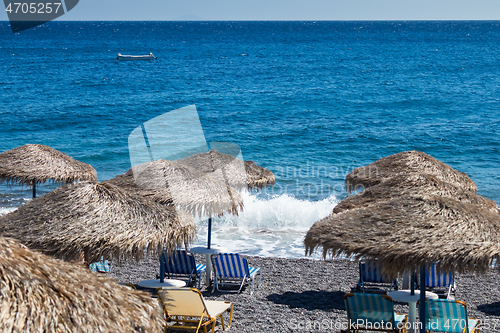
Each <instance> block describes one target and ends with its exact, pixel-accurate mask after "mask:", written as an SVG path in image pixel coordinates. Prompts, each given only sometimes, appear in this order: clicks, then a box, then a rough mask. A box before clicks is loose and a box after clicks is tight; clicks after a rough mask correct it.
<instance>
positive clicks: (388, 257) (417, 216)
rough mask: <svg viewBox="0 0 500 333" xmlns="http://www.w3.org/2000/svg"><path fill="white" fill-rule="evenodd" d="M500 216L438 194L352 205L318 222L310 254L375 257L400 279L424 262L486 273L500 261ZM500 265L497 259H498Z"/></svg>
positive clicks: (308, 238) (309, 238) (311, 232)
mask: <svg viewBox="0 0 500 333" xmlns="http://www.w3.org/2000/svg"><path fill="white" fill-rule="evenodd" d="M499 231H500V214H498V211H497V212H492V211H489V210H486V209H484V208H483V207H482V206H480V205H474V204H469V203H465V202H460V201H457V200H454V199H452V198H447V197H441V196H437V195H432V194H429V195H425V194H423V195H418V194H409V195H405V196H400V197H399V196H397V195H394V196H393V197H392V198H388V199H387V200H380V201H375V202H371V203H369V204H366V203H361V204H360V205H356V206H354V205H353V206H351V207H350V208H349V209H345V210H343V211H340V212H338V213H333V214H331V215H330V216H328V217H326V218H324V219H322V220H320V221H318V222H316V223H315V224H314V225H313V226H312V227H311V229H310V230H309V231H308V233H307V235H306V237H305V241H304V242H305V245H306V251H307V252H308V253H312V252H313V251H314V249H316V248H318V247H322V249H323V255H324V256H327V255H328V254H331V255H333V256H341V255H345V256H352V257H354V258H356V259H361V258H373V259H377V260H378V261H379V262H380V265H381V266H382V267H383V268H384V273H386V274H391V275H397V274H398V273H400V272H402V271H403V270H406V269H408V270H411V269H414V268H416V267H420V266H422V265H425V264H431V263H438V268H439V269H440V270H452V271H456V272H464V271H479V272H485V271H486V270H487V269H488V268H489V267H490V265H491V264H492V262H493V259H497V260H498V259H500V232H499ZM497 262H498V261H497Z"/></svg>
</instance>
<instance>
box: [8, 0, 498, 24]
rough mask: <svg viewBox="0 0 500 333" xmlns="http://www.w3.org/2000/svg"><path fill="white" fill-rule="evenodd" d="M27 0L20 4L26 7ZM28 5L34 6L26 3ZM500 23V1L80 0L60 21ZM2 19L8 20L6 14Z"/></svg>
mask: <svg viewBox="0 0 500 333" xmlns="http://www.w3.org/2000/svg"><path fill="white" fill-rule="evenodd" d="M21 1H24V0H20V1H16V2H21ZM27 2H29V1H27ZM183 19H202V20H222V21H238V20H251V21H253V20H256V21H258V20H500V0H80V2H79V3H78V5H77V6H76V7H75V8H73V10H71V11H70V12H68V13H67V14H65V15H63V16H61V17H60V18H58V20H60V21H73V20H75V21H166V20H183ZM0 20H1V21H6V20H8V18H7V14H6V12H5V11H2V12H1V13H0Z"/></svg>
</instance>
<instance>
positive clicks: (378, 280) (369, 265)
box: [356, 261, 398, 293]
mask: <svg viewBox="0 0 500 333" xmlns="http://www.w3.org/2000/svg"><path fill="white" fill-rule="evenodd" d="M368 284H370V285H371V286H374V285H375V284H377V287H380V286H381V285H385V287H389V291H391V290H392V288H394V289H395V290H397V289H398V280H397V279H393V280H391V279H389V278H387V277H386V276H385V275H383V274H382V273H381V272H380V267H379V266H378V265H377V262H376V261H361V262H360V263H359V279H358V285H357V288H356V289H357V291H358V292H363V293H364V292H365V287H368V286H369V285H368Z"/></svg>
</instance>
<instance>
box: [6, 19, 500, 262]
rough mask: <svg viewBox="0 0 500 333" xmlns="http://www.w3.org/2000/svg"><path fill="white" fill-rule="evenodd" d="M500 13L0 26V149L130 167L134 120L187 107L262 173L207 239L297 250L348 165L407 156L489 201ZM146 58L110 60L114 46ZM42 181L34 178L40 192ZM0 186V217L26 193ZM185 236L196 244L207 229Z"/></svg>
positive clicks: (263, 251)
mask: <svg viewBox="0 0 500 333" xmlns="http://www.w3.org/2000/svg"><path fill="white" fill-rule="evenodd" d="M499 41H500V22H498V21H440V22H438V21H408V22H406V21H395V22H388V21H376V22H368V21H358V22H333V21H332V22H328V21H318V22H312V21H306V22H50V23H47V24H45V25H42V26H39V27H37V28H34V29H30V30H26V31H23V32H21V33H17V34H13V33H12V31H11V29H10V26H9V24H8V22H0V124H1V127H0V151H5V150H8V149H12V148H15V147H18V146H21V145H23V144H26V143H40V144H45V145H49V146H51V147H53V148H55V149H58V150H60V151H62V152H64V153H67V154H69V155H70V156H72V157H74V158H76V159H78V160H80V161H83V162H86V163H89V164H91V165H92V166H94V168H95V169H96V170H97V173H98V176H99V180H106V179H109V178H112V177H114V176H115V175H117V174H121V173H123V172H125V171H126V170H127V169H128V168H130V159H129V154H128V146H127V145H128V142H127V138H128V136H129V134H130V133H131V132H132V131H133V130H134V129H135V128H136V127H137V126H140V125H141V124H142V123H144V122H146V121H148V120H150V119H152V118H154V117H157V116H159V115H162V114H164V113H166V112H169V111H171V110H175V109H178V108H181V107H184V106H187V105H193V104H194V105H196V108H197V110H198V114H199V118H200V122H201V125H202V128H203V131H204V134H205V137H206V140H207V142H215V141H224V142H230V143H234V144H237V145H239V146H240V147H241V150H242V154H243V157H244V159H246V160H253V161H255V162H256V163H257V164H259V165H261V166H264V167H266V168H268V169H270V170H271V171H273V172H274V173H275V175H276V180H277V183H276V185H275V186H274V187H272V188H269V189H267V190H265V191H262V192H260V193H245V194H244V199H245V202H244V204H245V209H244V212H243V214H241V215H240V216H239V217H233V216H224V217H223V218H221V219H219V220H217V221H216V225H215V229H214V236H213V237H214V240H213V242H214V243H220V244H224V245H225V246H227V247H229V248H230V250H235V251H239V252H242V253H248V254H255V255H271V256H283V257H302V256H303V253H304V249H303V246H302V239H303V237H304V235H305V232H306V231H307V230H308V228H309V227H310V226H311V225H312V223H314V222H315V221H316V220H319V219H320V218H322V217H324V216H326V215H328V214H329V213H330V212H331V210H332V209H333V207H334V206H335V204H336V203H337V202H338V201H339V200H341V199H342V198H343V197H345V196H346V193H345V189H344V186H343V181H344V178H345V175H346V174H347V173H349V172H350V171H351V170H352V169H353V168H355V167H359V166H363V165H366V164H369V163H371V162H373V161H375V160H377V159H379V158H381V157H384V156H387V155H391V154H394V153H397V152H401V151H405V150H420V151H423V152H426V153H428V154H430V155H432V156H434V157H435V158H437V159H439V160H441V161H443V162H445V163H448V164H449V165H451V166H452V167H454V168H456V169H458V170H460V171H463V172H465V173H467V174H468V175H469V176H470V177H471V178H472V179H473V180H474V181H475V182H476V184H477V186H478V188H479V194H481V195H483V196H485V197H487V198H489V199H492V200H494V201H496V202H497V203H500V193H499V191H498V190H499V189H500V174H499V166H500V56H499V55H500V43H499ZM149 52H152V53H153V54H154V55H155V56H156V57H157V58H158V59H157V60H155V61H144V62H121V61H116V60H115V58H116V55H117V53H122V54H148V53H149ZM52 188H54V187H53V186H52V185H47V186H45V187H42V188H41V193H42V194H43V193H46V192H47V191H49V190H51V189H52ZM30 195H31V191H30V189H29V188H19V187H7V186H5V185H1V186H0V211H4V212H5V211H9V210H12V209H14V207H18V206H19V205H21V204H22V203H24V202H26V201H27V200H29V198H30ZM198 224H199V236H198V241H197V242H198V243H200V244H202V243H205V238H206V236H205V234H206V231H205V228H206V222H205V221H200V222H199V223H198Z"/></svg>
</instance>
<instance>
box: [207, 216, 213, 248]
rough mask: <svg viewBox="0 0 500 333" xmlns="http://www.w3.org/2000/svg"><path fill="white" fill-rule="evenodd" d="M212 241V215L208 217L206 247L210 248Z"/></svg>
mask: <svg viewBox="0 0 500 333" xmlns="http://www.w3.org/2000/svg"><path fill="white" fill-rule="evenodd" d="M211 242H212V217H209V218H208V240H207V249H210V243H211Z"/></svg>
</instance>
